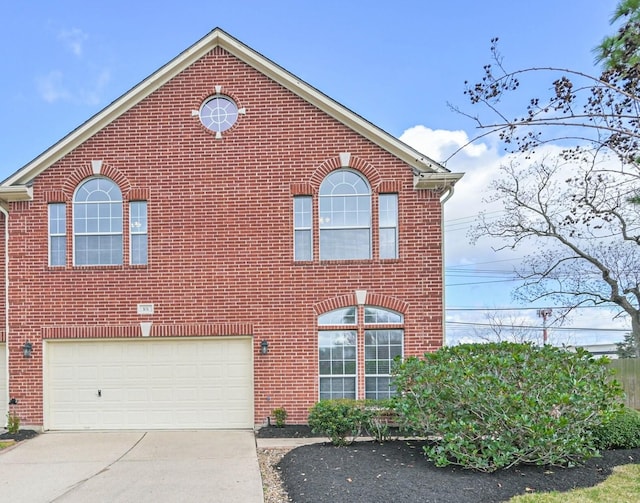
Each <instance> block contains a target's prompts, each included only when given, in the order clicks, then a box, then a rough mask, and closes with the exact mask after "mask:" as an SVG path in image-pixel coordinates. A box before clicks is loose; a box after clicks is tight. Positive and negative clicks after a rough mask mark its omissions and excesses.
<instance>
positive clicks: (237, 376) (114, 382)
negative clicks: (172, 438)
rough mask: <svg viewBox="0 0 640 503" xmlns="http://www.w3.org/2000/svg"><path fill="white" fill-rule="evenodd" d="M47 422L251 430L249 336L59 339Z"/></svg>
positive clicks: (49, 355)
mask: <svg viewBox="0 0 640 503" xmlns="http://www.w3.org/2000/svg"><path fill="white" fill-rule="evenodd" d="M46 359H47V366H46V369H45V380H46V381H45V428H47V429H52V430H69V429H172V428H174V429H175V428H252V427H253V361H252V345H251V339H250V338H246V337H245V338H223V339H222V338H217V339H163V340H158V339H136V340H109V341H107V340H101V341H72V342H71V341H65V342H62V341H56V342H49V343H48V344H47V347H46Z"/></svg>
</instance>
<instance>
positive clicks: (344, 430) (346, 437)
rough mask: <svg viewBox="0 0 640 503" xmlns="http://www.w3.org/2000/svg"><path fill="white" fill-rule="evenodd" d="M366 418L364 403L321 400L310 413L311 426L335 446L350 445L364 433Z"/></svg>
mask: <svg viewBox="0 0 640 503" xmlns="http://www.w3.org/2000/svg"><path fill="white" fill-rule="evenodd" d="M366 417H367V412H366V411H365V406H364V402H358V401H356V400H347V399H341V400H321V401H320V402H318V403H316V404H315V405H314V406H313V407H312V408H311V411H310V412H309V426H310V427H311V431H313V432H314V433H318V434H320V435H326V436H327V437H329V439H330V440H331V443H332V444H333V445H349V444H351V443H352V442H353V441H354V440H355V439H356V438H357V437H358V436H360V434H361V433H362V430H363V428H364V426H365V424H366Z"/></svg>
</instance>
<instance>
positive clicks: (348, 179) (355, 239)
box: [319, 169, 371, 260]
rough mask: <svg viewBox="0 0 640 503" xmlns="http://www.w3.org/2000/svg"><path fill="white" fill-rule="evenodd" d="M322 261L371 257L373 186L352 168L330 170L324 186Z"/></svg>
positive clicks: (322, 188) (321, 240)
mask: <svg viewBox="0 0 640 503" xmlns="http://www.w3.org/2000/svg"><path fill="white" fill-rule="evenodd" d="M319 195H320V197H319V220H320V221H319V224H320V225H319V229H320V260H353V259H369V258H371V189H370V188H369V185H368V183H367V182H366V180H365V179H364V178H363V177H362V176H360V175H359V174H357V173H355V172H354V171H351V170H348V169H341V170H338V171H334V172H332V173H330V174H329V175H328V176H327V177H326V178H325V179H324V180H323V182H322V184H321V185H320V194H319Z"/></svg>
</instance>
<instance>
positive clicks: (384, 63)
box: [0, 0, 624, 342]
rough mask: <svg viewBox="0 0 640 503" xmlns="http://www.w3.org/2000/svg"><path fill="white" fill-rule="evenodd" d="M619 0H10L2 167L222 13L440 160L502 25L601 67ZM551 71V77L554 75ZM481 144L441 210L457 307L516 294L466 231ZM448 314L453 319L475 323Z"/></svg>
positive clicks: (491, 154)
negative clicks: (601, 46)
mask: <svg viewBox="0 0 640 503" xmlns="http://www.w3.org/2000/svg"><path fill="white" fill-rule="evenodd" d="M616 3H617V2H616V1H613V0H582V1H576V0H574V1H568V0H560V1H558V0H554V1H550V0H537V1H536V2H535V7H533V6H532V3H531V2H518V1H514V0H494V1H485V2H472V1H461V2H451V1H450V2H434V1H425V0H415V1H414V0H398V1H395V2H392V3H388V4H385V3H378V2H370V1H368V2H360V1H352V2H346V1H344V0H343V1H340V2H338V1H333V0H330V1H323V2H301V1H271V2H269V1H266V0H264V1H243V0H237V1H235V2H212V1H189V0H184V1H181V2H165V1H162V0H160V1H156V2H153V3H147V2H131V1H129V2H122V1H119V0H117V1H110V2H99V3H98V2H86V1H82V2H80V1H65V0H59V1H56V2H50V1H44V0H42V1H33V0H23V1H21V2H4V3H3V6H2V7H1V8H0V18H2V19H3V21H4V22H3V29H2V30H1V31H0V47H1V48H2V49H1V50H2V61H3V67H4V71H3V76H4V78H2V79H0V117H1V118H2V120H1V121H0V179H4V178H6V177H7V176H9V175H10V174H11V173H13V172H14V171H16V170H18V169H19V168H21V167H22V166H23V165H24V164H26V163H27V162H29V161H30V160H32V159H33V158H34V157H36V156H37V155H38V154H40V153H41V152H42V151H44V150H45V149H46V148H48V147H49V146H51V145H52V144H54V143H55V142H57V141H58V140H60V139H61V138H62V137H63V136H64V135H66V134H67V133H68V132H70V131H71V130H73V129H74V128H76V127H78V126H79V125H81V124H82V123H83V122H84V121H85V120H87V119H88V118H90V117H91V116H92V115H93V114H95V113H96V112H98V111H99V110H101V109H102V108H104V107H105V106H107V105H108V104H109V103H111V102H112V101H113V100H114V99H116V98H118V97H119V96H120V95H122V94H123V93H125V92H126V91H127V90H129V89H130V88H131V87H133V86H134V85H136V84H137V83H139V82H140V81H141V80H143V79H144V78H145V77H147V76H148V75H149V74H151V73H152V72H154V71H155V70H156V69H158V68H159V67H160V66H162V65H163V64H165V63H166V62H168V61H169V60H170V59H172V58H173V57H175V56H177V55H178V54H179V53H180V52H182V51H183V50H185V49H186V48H188V47H189V46H190V45H192V44H193V43H195V42H196V41H197V40H199V39H200V38H201V37H203V36H204V35H206V34H207V33H208V32H209V31H211V30H212V29H213V28H215V27H220V28H222V29H224V30H225V31H227V32H228V33H229V34H231V35H232V36H234V37H236V38H238V39H240V40H241V41H242V42H244V43H245V44H247V45H249V46H250V47H252V48H253V49H255V50H257V51H258V52H260V53H262V54H263V55H264V56H266V57H268V58H270V59H272V60H273V61H275V62H276V63H278V64H279V65H281V66H283V67H284V68H286V69H287V70H289V71H290V72H292V73H294V74H296V75H297V76H299V77H300V78H302V79H303V80H305V81H306V82H308V83H309V84H311V85H313V86H315V87H316V88H318V89H319V90H320V91H322V92H324V93H326V94H327V95H329V96H331V97H332V98H334V99H335V100H337V101H338V102H340V103H342V104H343V105H344V106H346V107H348V108H350V109H351V110H353V111H354V112H356V113H358V114H360V115H362V116H363V117H364V118H366V119H368V120H370V121H371V122H373V123H375V124H376V125H378V126H379V127H381V128H382V129H384V130H386V131H387V132H389V133H391V134H393V135H394V136H397V137H401V138H402V139H404V140H405V141H407V142H409V143H411V144H412V145H413V146H414V147H416V148H419V149H421V150H423V151H424V153H426V154H427V155H430V156H431V157H434V158H435V159H436V160H442V159H443V158H444V157H446V155H447V153H448V152H450V151H451V148H452V147H453V146H455V145H458V144H460V142H461V141H463V140H464V138H466V137H472V136H473V135H474V134H475V133H474V129H473V127H474V125H473V124H472V123H471V121H470V120H469V119H468V118H466V117H464V116H462V115H460V114H456V113H454V112H452V111H451V110H450V108H449V107H448V105H447V103H453V104H455V105H459V106H462V107H466V108H467V109H468V106H467V104H466V102H465V97H464V95H463V90H464V82H465V80H470V81H474V80H476V79H477V78H479V77H481V75H482V66H483V65H484V64H485V63H488V62H489V60H490V54H489V42H490V39H491V38H492V37H496V36H497V37H499V38H500V47H501V52H502V54H503V56H504V61H505V64H507V65H508V66H510V67H514V68H515V67H526V66H559V67H570V68H572V69H576V70H583V71H587V72H591V73H597V68H596V67H595V66H594V58H593V53H592V49H593V47H594V46H595V45H597V43H598V42H599V41H600V40H601V39H602V38H603V37H604V36H605V35H606V34H609V33H612V31H613V29H612V28H611V26H610V25H609V19H610V17H611V13H612V12H613V10H614V8H615V6H616ZM539 85H540V86H542V89H545V88H546V87H548V81H540V82H539ZM167 113H171V111H170V110H168V111H167ZM408 132H409V133H408ZM411 132H413V135H412V134H411ZM421 133H424V134H426V137H425V136H424V134H422V135H421ZM425 138H426V139H425ZM481 147H486V149H485V150H484V151H477V152H476V154H477V155H464V154H463V155H461V156H456V157H454V158H453V159H452V160H451V161H449V163H448V165H447V166H448V167H449V168H450V169H451V170H452V171H467V176H465V179H463V182H464V183H463V182H461V184H460V190H459V191H457V192H456V195H455V196H454V197H453V198H452V200H451V201H449V202H448V203H447V206H446V210H445V211H446V221H447V229H448V233H447V268H448V271H449V273H450V274H449V277H448V278H447V284H449V285H450V286H449V287H448V288H447V305H448V307H450V308H454V307H457V308H473V309H483V308H498V307H512V306H513V303H512V301H511V299H510V295H509V292H510V289H511V288H512V287H513V286H514V284H513V283H512V282H506V281H503V280H501V282H499V283H483V281H484V280H487V281H494V280H496V279H495V278H493V277H492V278H487V277H485V278H484V279H483V277H481V276H486V275H489V274H490V272H489V271H496V270H499V271H500V272H499V274H498V273H496V274H497V276H496V278H505V277H507V276H506V275H508V271H509V270H510V268H511V266H512V264H513V257H512V256H511V257H509V256H503V255H499V254H495V253H494V252H493V251H492V250H491V246H490V244H487V243H485V244H482V245H478V246H476V247H473V248H472V247H469V246H468V244H467V241H468V240H467V238H466V230H467V229H468V227H469V225H470V224H471V223H472V221H473V218H472V217H473V216H474V215H475V209H476V208H479V207H480V205H481V202H480V201H479V199H474V200H473V201H471V203H470V200H469V199H465V197H470V196H469V194H470V193H471V192H475V193H478V191H479V190H478V188H479V187H482V186H483V185H482V184H483V183H484V182H485V181H486V178H487V175H486V173H485V174H482V175H480V174H479V173H480V171H481V167H482V166H480V164H482V163H485V164H486V165H489V164H494V163H495V162H496V158H499V155H500V154H499V153H498V151H497V150H495V145H480V146H479V147H478V148H481ZM472 153H473V152H472ZM476 171H477V173H476ZM465 194H466V196H465ZM460 264H464V265H463V267H466V268H468V270H469V273H468V276H460V272H459V271H460V269H459V268H458V272H455V273H454V268H455V267H458V266H460ZM475 264H480V265H475ZM463 270H467V269H463ZM454 285H455V286H454ZM523 313H524V314H523ZM523 313H520V314H521V315H522V316H525V317H526V316H529V315H531V313H533V318H532V319H531V323H532V324H539V323H540V322H539V321H538V320H536V319H535V311H530V312H529V313H528V314H527V312H526V311H524V312H523ZM450 316H451V319H452V320H458V321H460V320H463V322H470V323H474V322H478V323H483V322H485V320H484V319H483V316H484V313H483V312H482V311H466V312H465V311H451V313H450ZM529 318H531V316H529ZM464 320H466V321H464ZM572 323H573V326H575V327H582V326H585V327H602V328H610V327H613V326H614V325H612V322H611V316H610V315H608V314H605V315H603V314H602V311H601V310H600V311H599V312H597V313H592V314H588V315H587V314H581V316H580V317H578V319H576V320H574V321H573V322H572ZM615 326H616V327H619V326H620V324H619V322H618V323H617V324H615ZM623 326H624V325H623ZM449 328H451V333H452V334H459V333H461V330H467V328H464V327H461V326H458V327H454V325H451V326H450V327H449ZM567 337H569V336H567ZM571 337H575V338H579V341H578V342H580V341H585V342H592V341H594V340H597V341H599V342H604V341H605V340H608V339H611V338H616V339H618V340H619V339H620V338H621V334H620V333H608V332H604V331H603V332H602V333H593V332H587V331H576V332H575V333H574V334H572V335H571ZM569 342H570V341H569Z"/></svg>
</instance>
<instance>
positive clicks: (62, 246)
mask: <svg viewBox="0 0 640 503" xmlns="http://www.w3.org/2000/svg"><path fill="white" fill-rule="evenodd" d="M66 263H67V205H66V204H65V203H49V265H50V266H51V267H60V266H64V265H66Z"/></svg>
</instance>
